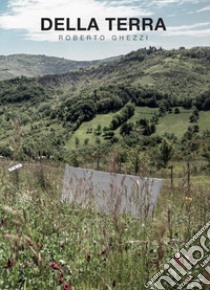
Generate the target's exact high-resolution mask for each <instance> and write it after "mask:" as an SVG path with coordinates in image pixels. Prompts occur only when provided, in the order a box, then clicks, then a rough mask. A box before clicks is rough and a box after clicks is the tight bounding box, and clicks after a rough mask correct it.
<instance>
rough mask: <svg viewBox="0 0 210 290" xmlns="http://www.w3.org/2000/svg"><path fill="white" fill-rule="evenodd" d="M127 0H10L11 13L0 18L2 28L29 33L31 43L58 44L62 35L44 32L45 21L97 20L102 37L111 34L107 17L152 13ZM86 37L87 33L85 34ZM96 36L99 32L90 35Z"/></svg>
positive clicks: (84, 21)
mask: <svg viewBox="0 0 210 290" xmlns="http://www.w3.org/2000/svg"><path fill="white" fill-rule="evenodd" d="M134 2H136V1H130V6H128V5H127V4H128V1H127V0H120V1H115V0H114V1H112V2H111V3H112V4H113V5H110V1H105V2H98V1H97V0H79V1H78V0H10V1H9V7H8V8H9V12H7V13H4V14H2V15H0V28H2V29H20V30H24V31H25V37H26V38H27V39H30V40H37V41H41V40H47V41H57V39H58V34H59V33H57V32H56V33H55V32H54V31H47V32H46V31H45V32H42V31H41V29H40V27H41V18H42V17H48V18H52V19H53V18H55V17H62V18H67V17H69V18H71V19H72V22H73V24H75V23H76V18H82V20H83V23H84V25H86V24H87V23H89V19H90V18H91V17H95V18H96V19H97V21H98V24H100V34H104V35H106V34H107V28H106V27H107V23H106V27H105V22H104V21H103V19H105V17H114V18H117V17H143V16H149V15H151V14H152V13H151V12H150V11H148V10H146V9H141V8H139V7H136V6H135V5H134V6H132V3H134ZM83 34H85V33H83ZM88 34H89V35H91V34H96V32H95V31H91V32H89V33H88Z"/></svg>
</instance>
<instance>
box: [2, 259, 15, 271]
mask: <svg viewBox="0 0 210 290" xmlns="http://www.w3.org/2000/svg"><path fill="white" fill-rule="evenodd" d="M12 266H13V261H12V260H11V259H9V260H8V261H7V263H6V264H5V265H4V267H3V268H4V269H10V268H12Z"/></svg>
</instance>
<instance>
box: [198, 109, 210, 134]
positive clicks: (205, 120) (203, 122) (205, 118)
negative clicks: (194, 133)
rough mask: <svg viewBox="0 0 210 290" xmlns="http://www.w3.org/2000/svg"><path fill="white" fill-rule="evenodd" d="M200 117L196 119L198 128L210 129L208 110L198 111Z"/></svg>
mask: <svg viewBox="0 0 210 290" xmlns="http://www.w3.org/2000/svg"><path fill="white" fill-rule="evenodd" d="M199 115H200V118H199V121H198V125H199V127H200V130H202V131H203V130H210V111H208V112H200V113H199Z"/></svg>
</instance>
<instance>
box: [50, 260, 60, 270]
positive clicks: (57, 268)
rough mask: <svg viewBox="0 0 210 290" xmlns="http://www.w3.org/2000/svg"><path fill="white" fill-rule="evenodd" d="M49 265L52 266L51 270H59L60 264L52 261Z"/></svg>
mask: <svg viewBox="0 0 210 290" xmlns="http://www.w3.org/2000/svg"><path fill="white" fill-rule="evenodd" d="M50 267H51V268H53V270H61V266H60V265H59V264H58V263H57V262H56V261H52V262H51V263H50Z"/></svg>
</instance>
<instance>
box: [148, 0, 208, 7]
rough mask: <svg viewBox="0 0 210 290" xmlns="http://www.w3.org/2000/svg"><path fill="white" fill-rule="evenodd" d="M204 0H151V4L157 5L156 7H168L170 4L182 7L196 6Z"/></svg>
mask: <svg viewBox="0 0 210 290" xmlns="http://www.w3.org/2000/svg"><path fill="white" fill-rule="evenodd" d="M202 1H204V0H199V1H198V0H153V4H154V5H157V6H158V7H164V6H169V5H171V4H177V5H179V6H180V5H183V4H187V3H190V4H196V3H199V2H202Z"/></svg>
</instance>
